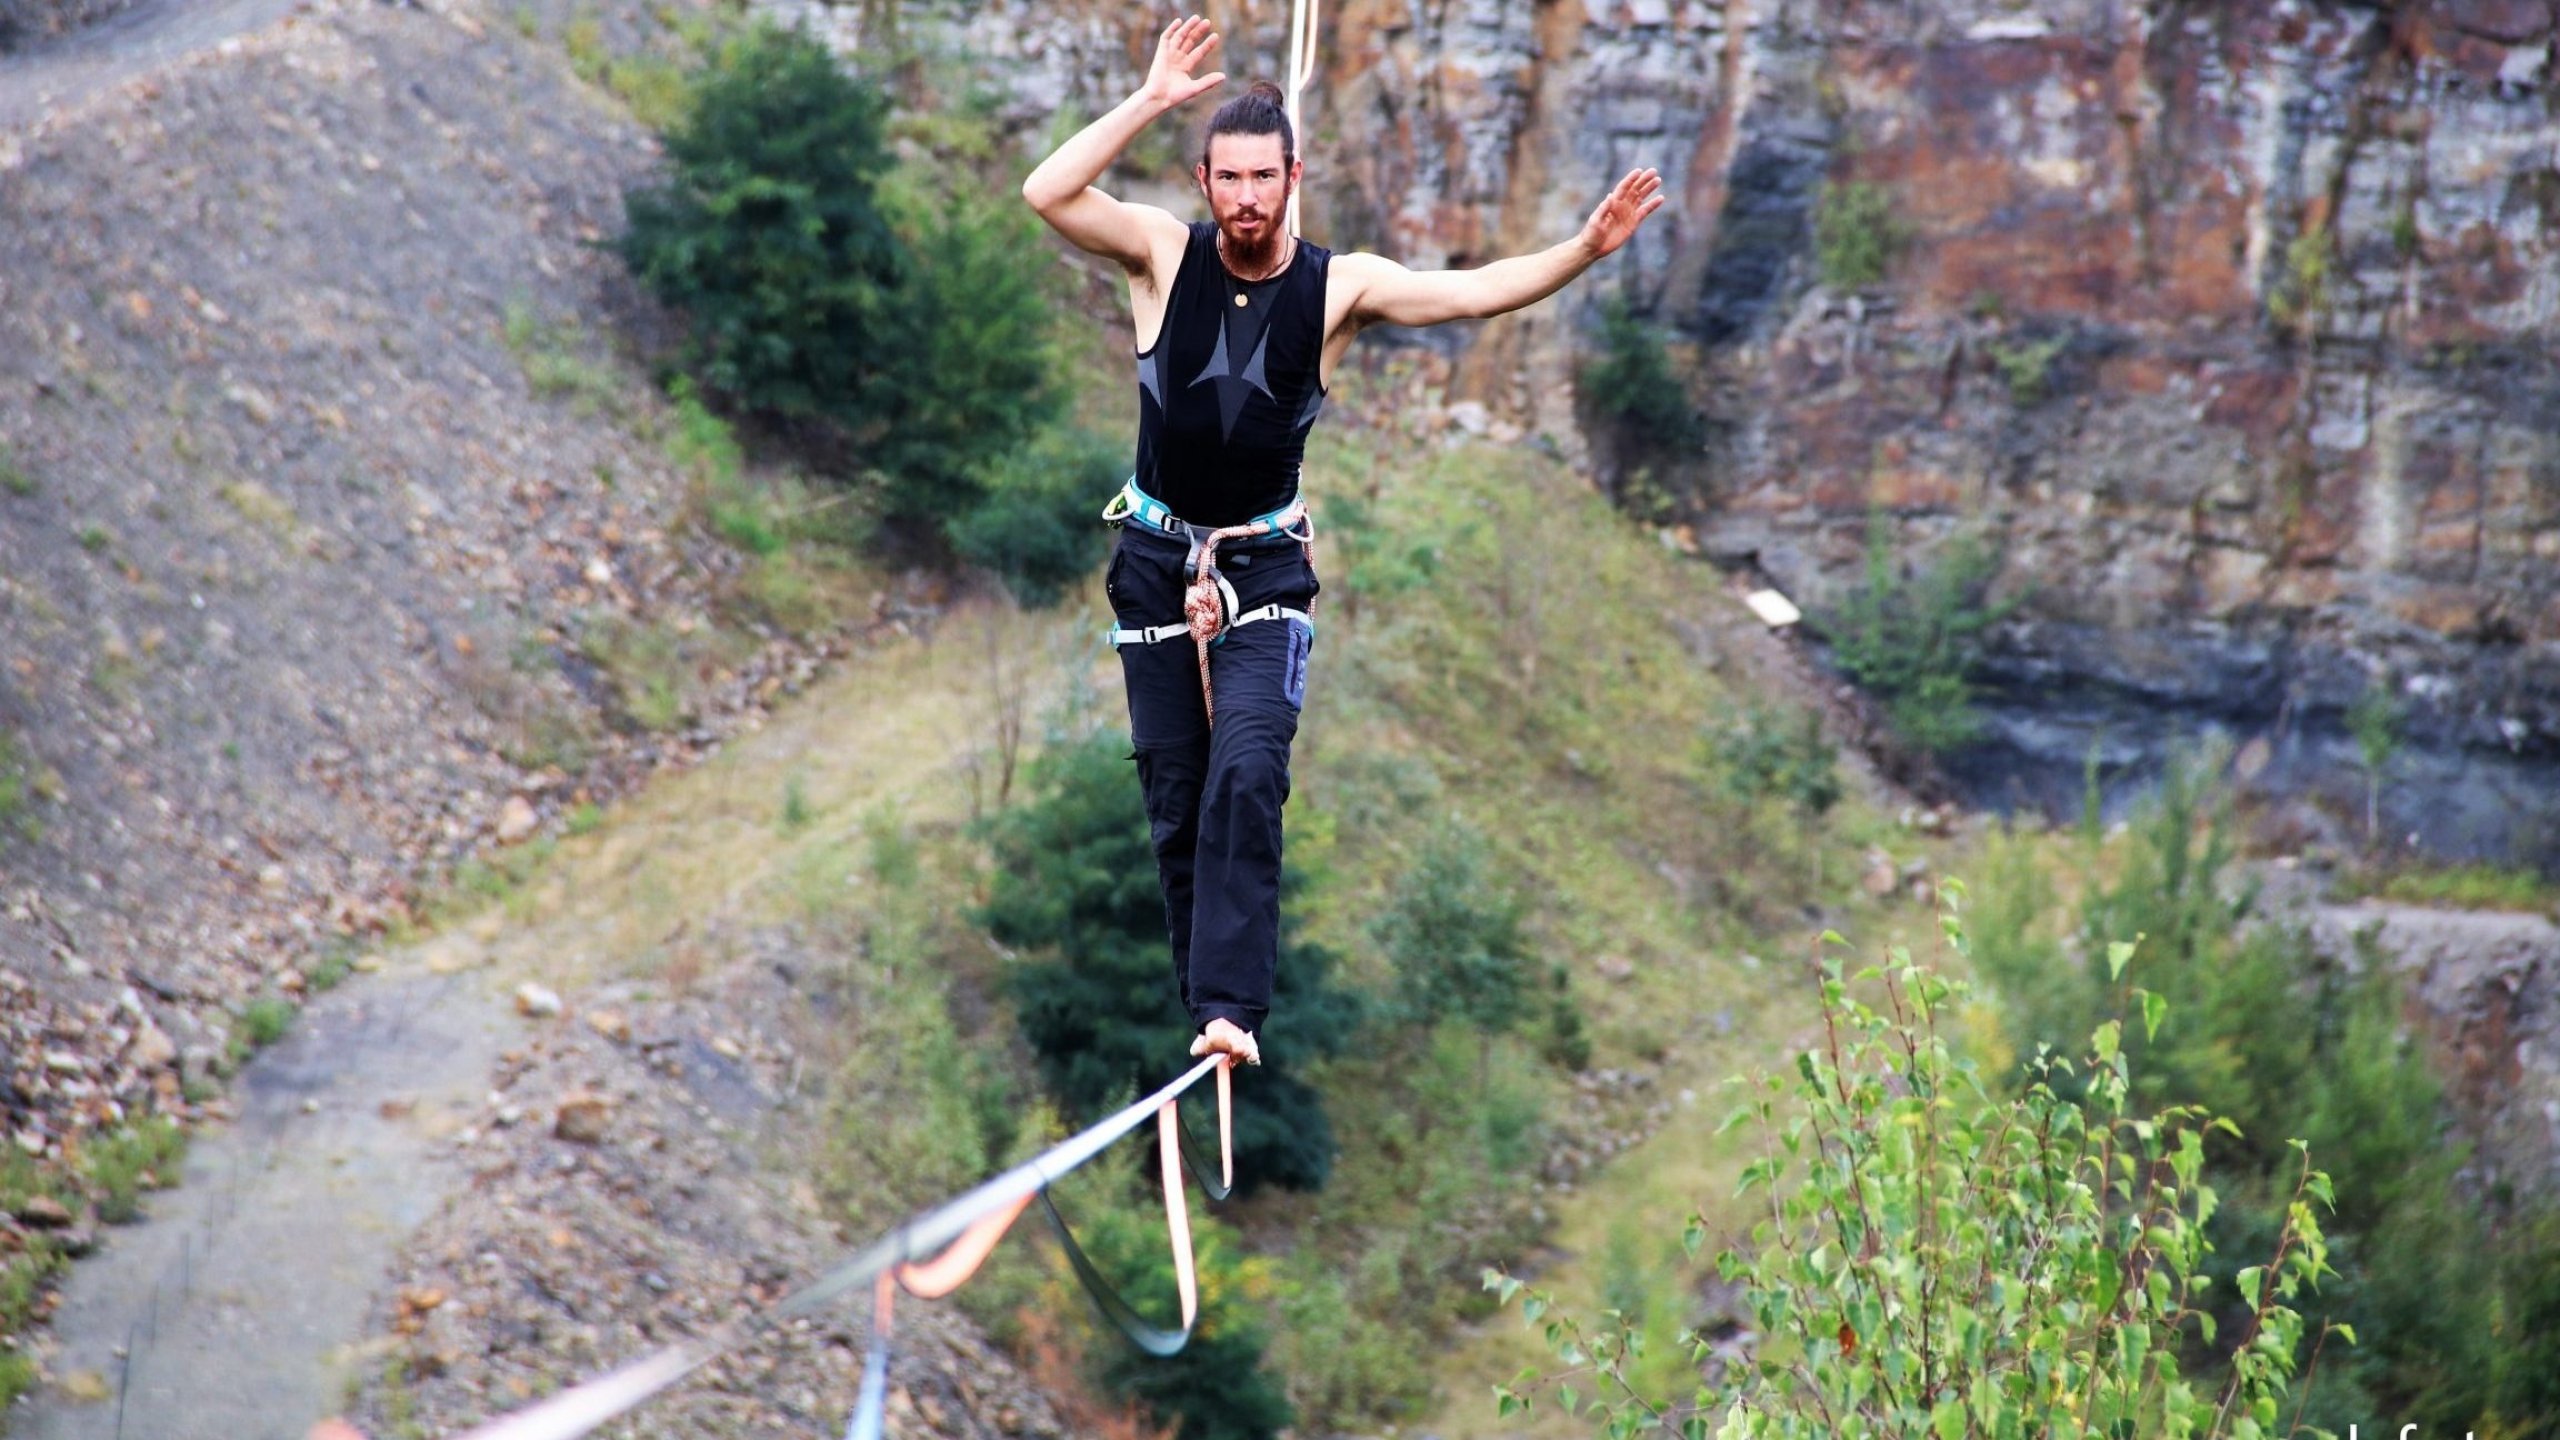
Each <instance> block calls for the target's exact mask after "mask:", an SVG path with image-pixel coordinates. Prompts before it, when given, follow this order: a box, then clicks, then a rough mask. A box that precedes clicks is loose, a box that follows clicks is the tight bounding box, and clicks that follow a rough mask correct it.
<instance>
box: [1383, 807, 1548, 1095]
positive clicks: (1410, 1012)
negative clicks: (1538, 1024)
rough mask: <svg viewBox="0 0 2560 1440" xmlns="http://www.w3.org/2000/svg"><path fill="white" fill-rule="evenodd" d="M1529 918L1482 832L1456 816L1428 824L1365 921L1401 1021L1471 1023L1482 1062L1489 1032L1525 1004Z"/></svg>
mask: <svg viewBox="0 0 2560 1440" xmlns="http://www.w3.org/2000/svg"><path fill="white" fill-rule="evenodd" d="M1527 917H1528V904H1527V902H1526V901H1525V900H1524V899H1522V897H1521V896H1520V894H1519V892H1518V891H1517V890H1515V889H1513V888H1511V887H1510V886H1508V885H1505V884H1503V883H1502V881H1501V879H1500V878H1499V877H1498V876H1497V875H1496V874H1495V873H1494V865H1493V850H1492V846H1490V845H1489V844H1487V843H1486V841H1485V838H1484V836H1483V834H1482V833H1481V832H1479V831H1477V830H1476V829H1474V828H1473V827H1471V826H1469V825H1467V824H1466V823H1465V822H1464V821H1459V820H1450V821H1446V822H1443V823H1442V824H1441V825H1440V826H1439V827H1437V828H1436V829H1435V830H1433V831H1432V833H1431V834H1430V835H1429V836H1428V837H1427V838H1426V839H1425V840H1424V842H1423V847H1422V853H1421V854H1420V855H1419V856H1418V857H1416V859H1415V860H1414V862H1413V865H1412V867H1411V868H1410V869H1408V870H1406V871H1405V873H1404V876H1403V878H1402V879H1401V880H1400V881H1399V882H1398V883H1397V885H1396V886H1395V898H1394V899H1393V900H1392V901H1390V902H1389V903H1388V906H1387V908H1386V910H1385V911H1383V912H1382V913H1380V914H1379V916H1378V918H1377V919H1376V920H1375V921H1374V922H1372V923H1371V925H1370V927H1369V932H1370V934H1371V935H1372V936H1373V937H1375V939H1376V940H1377V942H1378V948H1379V949H1380V950H1381V951H1383V952H1384V953H1385V955H1386V957H1387V963H1388V965H1389V966H1390V967H1391V968H1392V969H1393V971H1394V973H1395V983H1396V1008H1397V1010H1398V1012H1399V1014H1400V1015H1401V1017H1402V1018H1403V1019H1404V1020H1405V1022H1406V1023H1408V1024H1413V1025H1423V1026H1428V1025H1432V1024H1436V1023H1438V1022H1440V1021H1442V1020H1456V1021H1459V1022H1462V1023H1464V1024H1466V1025H1470V1026H1472V1027H1474V1028H1475V1030H1476V1032H1477V1034H1478V1035H1479V1036H1480V1037H1481V1038H1482V1041H1483V1047H1484V1049H1483V1059H1484V1061H1485V1063H1487V1064H1489V1063H1490V1057H1491V1051H1492V1045H1493V1039H1494V1037H1495V1036H1497V1035H1501V1034H1504V1033H1506V1032H1508V1031H1509V1030H1511V1029H1512V1028H1513V1027H1514V1026H1517V1025H1518V1024H1519V1023H1520V1022H1521V1021H1522V1020H1524V1019H1526V1018H1527V1017H1528V1014H1529V1011H1530V1006H1531V1000H1532V997H1533V994H1534V990H1535V986H1536V982H1537V979H1538V968H1537V955H1536V952H1535V951H1534V949H1533V948H1532V947H1531V945H1530V942H1529V936H1528V932H1527V930H1526V929H1525V927H1524V922H1525V921H1526V919H1527Z"/></svg>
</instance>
